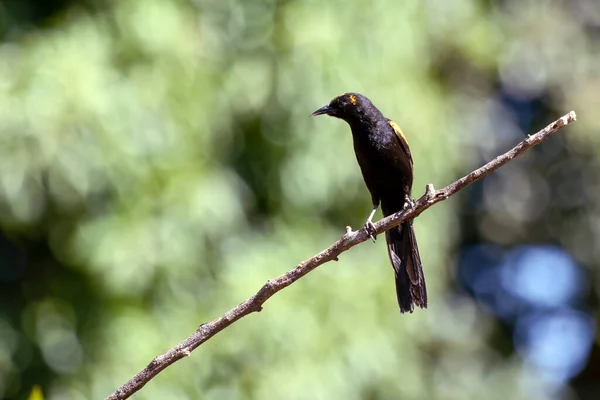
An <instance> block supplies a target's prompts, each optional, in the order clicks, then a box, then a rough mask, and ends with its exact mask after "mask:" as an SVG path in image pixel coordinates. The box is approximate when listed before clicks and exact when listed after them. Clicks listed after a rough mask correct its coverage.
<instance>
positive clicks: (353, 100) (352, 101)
mask: <svg viewBox="0 0 600 400" xmlns="http://www.w3.org/2000/svg"><path fill="white" fill-rule="evenodd" d="M349 99H350V103H352V105H354V106H355V105H356V96H355V95H353V94H351V95H350V97H349Z"/></svg>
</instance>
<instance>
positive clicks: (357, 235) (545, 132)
mask: <svg viewBox="0 0 600 400" xmlns="http://www.w3.org/2000/svg"><path fill="white" fill-rule="evenodd" d="M575 120H576V115H575V112H574V111H571V112H570V113H568V114H566V115H564V116H563V117H561V118H559V119H557V120H556V121H554V122H553V123H551V124H550V125H548V126H547V127H545V128H544V129H542V130H540V131H539V132H537V133H536V134H534V135H529V136H528V137H527V138H526V139H525V140H523V141H522V142H520V143H519V144H518V145H516V146H515V147H513V148H512V149H511V150H510V151H508V152H506V153H504V154H502V155H500V156H498V157H496V158H495V159H493V160H492V161H490V162H489V163H487V164H485V165H484V166H482V167H480V168H478V169H476V170H474V171H473V172H471V173H469V174H468V175H465V176H464V177H462V178H460V179H458V180H457V181H455V182H453V183H451V184H450V185H448V186H446V187H445V188H443V189H439V190H434V188H433V185H427V187H426V191H425V194H424V195H423V196H422V197H421V198H420V199H418V200H417V201H415V202H414V204H413V205H412V206H410V207H406V208H405V209H404V210H402V211H400V212H397V213H395V214H393V215H390V216H389V217H386V218H383V219H381V220H379V221H378V222H377V223H375V231H376V233H377V234H381V233H383V232H385V231H386V230H388V229H391V228H392V227H394V226H397V225H399V224H400V223H402V221H404V220H406V219H412V218H415V217H417V216H418V215H419V214H421V213H422V212H423V211H425V210H427V209H428V208H429V207H431V206H432V205H434V204H436V203H438V202H440V201H442V200H445V199H447V198H448V197H450V196H452V195H453V194H455V193H456V192H458V191H459V190H461V189H464V188H465V187H467V186H468V185H470V184H471V183H473V182H475V181H477V180H479V179H481V178H483V177H484V176H486V175H487V174H489V173H490V172H492V171H495V170H496V169H498V168H500V167H501V166H503V165H504V164H506V163H507V162H509V161H511V160H513V159H514V158H516V157H518V156H520V155H521V154H523V153H525V152H526V151H527V150H529V149H530V148H532V147H533V146H535V145H537V144H539V143H541V142H542V141H544V140H546V139H547V138H548V137H549V136H550V135H552V134H553V133H555V132H556V131H558V130H559V129H561V128H563V127H564V126H566V125H568V124H570V123H571V122H574V121H575ZM368 239H369V236H368V234H367V232H366V231H365V230H364V229H360V230H358V231H352V229H351V228H350V227H346V233H345V234H344V235H343V236H342V237H341V238H340V239H339V240H338V241H337V242H335V243H334V244H333V245H331V246H330V247H328V248H327V249H325V250H323V251H321V252H320V253H318V254H316V255H315V256H313V257H311V258H309V259H308V260H306V261H303V262H301V263H300V264H298V265H297V266H296V268H294V269H292V270H290V271H288V272H286V273H285V274H283V275H281V276H279V277H277V278H275V279H272V280H270V281H267V283H265V284H264V285H263V287H262V288H260V290H259V291H258V292H257V293H256V294H255V295H254V296H252V297H250V298H249V299H247V300H246V301H244V302H243V303H241V304H239V305H238V306H236V307H234V308H232V309H231V310H229V311H228V312H226V313H225V314H223V315H222V316H220V317H219V318H217V319H215V320H214V321H211V322H208V323H205V324H202V325H200V327H198V329H197V330H196V331H195V332H194V333H193V334H192V335H191V336H189V337H188V338H187V339H185V340H184V341H183V342H181V343H179V344H178V345H176V346H175V347H173V348H172V349H170V350H169V351H167V352H166V353H164V354H162V355H159V356H157V357H155V358H154V359H153V360H152V362H150V364H148V365H147V366H146V367H145V368H144V369H143V370H141V371H140V372H139V373H137V374H136V375H135V376H134V377H133V378H131V379H130V380H129V381H127V382H126V383H125V384H123V386H121V387H120V388H118V389H117V390H116V391H115V392H114V393H113V394H111V395H110V396H108V397H107V398H106V400H117V399H119V400H120V399H127V398H128V397H130V396H131V395H132V394H134V393H135V392H137V391H138V390H140V389H141V388H142V387H143V386H144V385H145V384H146V383H148V382H149V381H150V380H151V379H152V378H154V377H155V376H156V375H158V374H159V373H160V372H161V371H162V370H164V369H165V368H167V367H168V366H170V365H171V364H173V363H175V362H176V361H178V360H180V359H182V358H184V357H187V356H189V355H190V354H191V352H192V351H194V350H195V349H196V348H197V347H198V346H200V345H201V344H203V343H204V342H206V341H207V340H208V339H210V338H211V337H213V336H214V335H216V334H217V333H219V332H221V331H222V330H223V329H225V328H227V327H228V326H229V325H231V324H233V323H234V322H236V321H238V320H239V319H241V318H243V317H245V316H246V315H249V314H251V313H253V312H259V311H261V310H262V305H263V304H264V303H265V302H266V301H267V300H268V299H269V298H270V297H271V296H273V295H274V294H275V293H277V292H279V291H280V290H282V289H284V288H285V287H287V286H289V285H291V284H292V283H294V282H295V281H297V280H298V279H300V278H302V277H303V276H304V275H306V274H308V273H309V272H310V271H312V270H314V269H315V268H317V267H318V266H319V265H322V264H324V263H326V262H328V261H332V260H336V261H337V259H338V256H339V255H340V254H341V253H343V252H344V251H346V250H348V249H350V248H351V247H354V246H356V245H357V244H359V243H361V242H364V241H366V240H368Z"/></svg>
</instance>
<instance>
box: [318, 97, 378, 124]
mask: <svg viewBox="0 0 600 400" xmlns="http://www.w3.org/2000/svg"><path fill="white" fill-rule="evenodd" d="M374 110H377V109H376V108H375V106H373V104H372V103H371V101H370V100H369V99H368V98H366V97H365V96H363V95H362V94H358V93H344V94H341V95H339V96H338V97H336V98H334V99H333V100H331V102H330V103H329V104H327V105H326V106H323V107H321V108H319V109H318V110H317V111H315V112H314V113H312V114H311V117H314V116H315V115H322V114H327V115H329V116H332V117H336V118H340V119H343V120H344V121H346V122H353V121H355V120H358V119H363V118H365V117H366V116H368V115H369V114H371V113H373V112H374Z"/></svg>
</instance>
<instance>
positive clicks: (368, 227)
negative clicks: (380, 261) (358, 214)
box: [365, 221, 375, 243]
mask: <svg viewBox="0 0 600 400" xmlns="http://www.w3.org/2000/svg"><path fill="white" fill-rule="evenodd" d="M365 230H366V231H367V233H368V234H369V237H370V238H371V240H372V241H373V243H375V236H373V234H374V233H375V225H373V223H372V222H371V221H367V222H365Z"/></svg>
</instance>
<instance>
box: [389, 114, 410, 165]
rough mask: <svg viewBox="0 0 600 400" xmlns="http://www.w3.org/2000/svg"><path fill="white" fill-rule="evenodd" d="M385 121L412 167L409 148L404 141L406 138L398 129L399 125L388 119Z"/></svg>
mask: <svg viewBox="0 0 600 400" xmlns="http://www.w3.org/2000/svg"><path fill="white" fill-rule="evenodd" d="M386 119H387V123H388V124H389V125H390V126H391V127H392V129H393V130H394V133H395V136H396V137H397V138H398V142H399V143H400V147H402V150H404V152H405V153H406V155H407V156H408V159H409V160H410V166H411V167H412V165H413V159H412V155H411V154H410V147H408V140H406V136H404V133H402V129H400V125H398V124H397V123H396V122H394V121H392V120H391V119H389V118H386Z"/></svg>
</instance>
